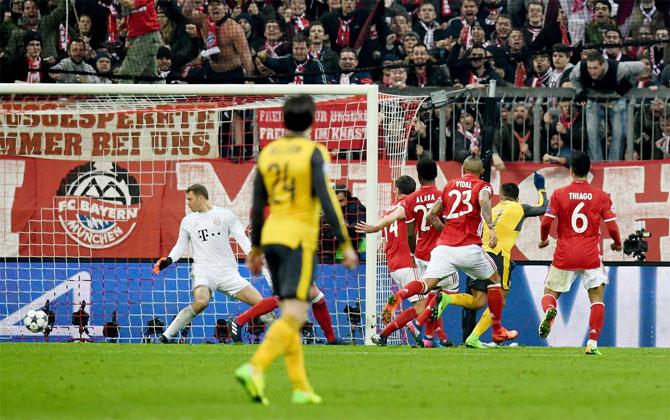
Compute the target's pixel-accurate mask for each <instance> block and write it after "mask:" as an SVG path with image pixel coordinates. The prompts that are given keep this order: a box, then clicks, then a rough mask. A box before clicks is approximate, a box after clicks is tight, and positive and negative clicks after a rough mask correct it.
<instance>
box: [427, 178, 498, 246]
mask: <svg viewBox="0 0 670 420" xmlns="http://www.w3.org/2000/svg"><path fill="white" fill-rule="evenodd" d="M482 190H484V191H488V192H489V194H490V195H491V196H493V189H492V188H491V184H489V183H488V182H486V181H482V180H481V179H479V178H478V177H477V176H475V175H471V174H467V175H464V176H462V177H461V178H457V179H453V180H451V181H449V183H448V184H447V186H446V187H444V191H442V206H443V210H442V217H443V220H444V229H443V230H442V234H441V235H440V238H439V239H438V240H437V244H438V245H446V246H466V245H481V244H482V209H481V207H480V206H479V193H480V192H481V191H482Z"/></svg>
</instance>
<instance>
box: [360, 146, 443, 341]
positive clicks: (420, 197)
mask: <svg viewBox="0 0 670 420" xmlns="http://www.w3.org/2000/svg"><path fill="white" fill-rule="evenodd" d="M416 172H417V175H418V177H419V183H420V184H421V187H420V188H419V189H418V190H416V191H415V192H413V193H412V194H410V195H408V196H407V197H405V200H404V202H403V204H402V206H398V207H396V208H395V209H394V210H393V211H392V212H390V213H387V214H386V215H385V216H384V217H382V219H381V220H380V221H379V222H378V223H377V224H376V225H374V226H373V225H369V224H367V223H362V222H360V223H357V224H356V231H357V232H360V233H368V234H369V233H374V232H379V231H380V230H382V229H383V228H386V227H388V226H391V225H392V224H393V223H395V222H396V221H397V220H402V219H405V221H406V223H407V232H408V242H409V247H410V250H412V249H414V261H415V263H416V268H417V272H418V278H422V277H423V275H424V272H425V271H426V267H427V266H428V260H430V252H431V251H432V250H433V248H434V247H435V244H436V242H437V238H438V237H439V236H440V232H438V231H436V230H435V229H433V228H432V226H431V225H430V224H429V223H428V222H427V220H426V216H427V215H428V212H429V211H430V209H431V208H432V207H433V205H434V204H435V202H436V201H437V199H438V198H439V197H440V194H441V191H440V190H439V189H438V188H437V187H436V186H435V179H436V178H437V164H436V163H435V161H434V160H432V159H421V160H419V161H418V162H417V164H416ZM412 232H414V233H415V235H412V234H411V233H412ZM415 236H416V239H415ZM417 282H418V281H417V280H412V281H410V282H409V283H406V284H405V285H403V286H404V287H403V288H402V289H401V290H400V291H399V292H398V293H396V294H395V295H392V296H390V297H389V299H388V303H387V304H386V305H385V306H384V309H383V311H382V319H383V321H384V323H385V324H389V325H392V324H395V325H396V326H397V327H398V328H402V327H403V326H405V325H406V324H407V323H409V322H410V321H411V320H412V319H414V318H416V317H417V315H418V314H420V313H422V312H424V310H425V308H426V304H427V302H426V300H425V299H424V298H423V294H422V293H419V292H420V291H421V290H419V291H418V292H409V291H408V290H407V289H408V287H410V285H412V284H415V283H417ZM415 289H416V287H415V288H414V289H411V290H412V291H415ZM429 290H431V289H427V291H429ZM415 297H416V298H417V299H418V300H417V301H416V303H414V304H413V309H414V311H412V310H411V309H412V308H410V309H408V310H407V311H403V312H402V313H401V314H400V315H399V316H398V318H396V319H395V320H394V321H391V316H392V315H393V313H395V310H396V308H397V307H398V305H399V304H400V302H402V300H403V299H410V301H412V299H413V298H415ZM434 297H435V296H434V295H432V296H431V297H429V301H430V299H431V298H434ZM412 315H413V317H412ZM428 327H430V328H428ZM432 330H435V332H437V333H438V334H440V340H442V342H444V343H445V344H447V336H446V335H445V334H444V330H443V329H442V328H441V326H440V325H439V324H433V325H429V326H427V328H426V335H425V336H426V342H420V341H417V343H418V344H428V342H430V343H431V344H430V345H432ZM387 339H388V335H385V333H384V332H382V334H381V335H380V336H379V337H374V338H373V340H374V341H376V343H377V344H379V345H381V346H384V345H386V340H387Z"/></svg>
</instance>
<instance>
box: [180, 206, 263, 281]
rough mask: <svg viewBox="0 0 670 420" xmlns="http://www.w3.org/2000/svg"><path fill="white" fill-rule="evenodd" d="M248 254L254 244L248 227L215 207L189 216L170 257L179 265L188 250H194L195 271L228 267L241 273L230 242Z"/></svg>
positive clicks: (184, 221)
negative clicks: (235, 242) (233, 239)
mask: <svg viewBox="0 0 670 420" xmlns="http://www.w3.org/2000/svg"><path fill="white" fill-rule="evenodd" d="M231 237H233V238H235V241H237V243H238V244H239V245H240V247H241V248H242V251H244V253H245V254H248V253H249V251H250V250H251V242H250V241H249V238H247V236H246V235H245V234H244V227H242V223H240V221H239V219H238V218H237V217H236V216H235V214H233V212H232V211H230V210H228V209H224V208H221V207H214V208H212V209H211V210H209V211H206V212H193V213H191V214H188V215H186V216H185V217H184V218H183V219H182V221H181V224H180V226H179V238H178V239H177V243H176V244H175V246H174V248H172V251H170V255H169V257H170V258H172V261H174V262H176V261H177V260H179V258H181V257H182V256H183V255H184V253H186V250H187V249H188V243H189V241H190V242H191V247H192V248H193V269H194V270H198V269H199V268H201V267H208V268H209V267H226V268H230V269H233V270H235V271H237V269H238V266H237V259H236V258H235V255H234V254H233V250H232V248H231V246H230V238H231Z"/></svg>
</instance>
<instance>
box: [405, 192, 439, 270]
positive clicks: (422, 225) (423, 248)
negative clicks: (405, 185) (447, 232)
mask: <svg viewBox="0 0 670 420" xmlns="http://www.w3.org/2000/svg"><path fill="white" fill-rule="evenodd" d="M438 198H440V190H439V189H438V188H437V187H436V186H435V185H434V184H433V185H422V186H421V188H419V189H418V190H416V191H414V192H413V193H412V194H410V195H408V196H407V197H406V198H405V204H404V207H405V220H406V221H407V223H411V222H414V231H415V232H416V237H417V239H416V248H415V249H414V256H415V257H416V258H418V259H420V260H423V261H430V251H432V250H433V248H435V244H436V243H437V238H438V237H439V236H440V232H438V231H437V230H436V229H435V228H434V227H433V226H431V224H430V223H428V221H427V220H426V218H427V216H428V213H429V212H430V209H431V208H433V206H434V205H435V202H436V201H437V200H438Z"/></svg>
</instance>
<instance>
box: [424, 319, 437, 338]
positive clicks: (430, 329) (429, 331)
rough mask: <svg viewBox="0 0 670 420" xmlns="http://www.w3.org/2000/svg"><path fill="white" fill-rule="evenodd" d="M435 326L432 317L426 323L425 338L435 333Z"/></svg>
mask: <svg viewBox="0 0 670 420" xmlns="http://www.w3.org/2000/svg"><path fill="white" fill-rule="evenodd" d="M436 328H437V321H433V320H432V319H431V320H430V321H428V323H427V324H426V334H425V336H426V339H428V340H431V339H432V338H433V335H435V329H436Z"/></svg>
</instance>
